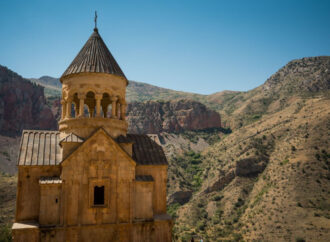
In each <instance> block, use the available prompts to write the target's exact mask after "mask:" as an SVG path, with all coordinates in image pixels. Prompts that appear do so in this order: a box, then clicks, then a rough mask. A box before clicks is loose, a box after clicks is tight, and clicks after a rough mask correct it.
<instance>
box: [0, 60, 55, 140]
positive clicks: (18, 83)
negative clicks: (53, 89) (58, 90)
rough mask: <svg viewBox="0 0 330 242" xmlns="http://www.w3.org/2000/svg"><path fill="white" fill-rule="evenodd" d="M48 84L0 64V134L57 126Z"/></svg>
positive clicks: (10, 134)
mask: <svg viewBox="0 0 330 242" xmlns="http://www.w3.org/2000/svg"><path fill="white" fill-rule="evenodd" d="M56 128H57V122H56V120H55V118H54V116H53V114H52V111H51V110H50V108H49V107H48V106H47V105H46V99H45V96H44V88H43V87H41V86H39V85H35V84H33V83H31V82H30V81H28V80H26V79H24V78H22V77H21V76H19V75H18V74H16V73H14V72H12V71H11V70H9V69H8V68H6V67H3V66H0V134H3V135H9V136H16V135H19V134H20V132H21V131H22V129H56Z"/></svg>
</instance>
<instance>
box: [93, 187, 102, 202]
mask: <svg viewBox="0 0 330 242" xmlns="http://www.w3.org/2000/svg"><path fill="white" fill-rule="evenodd" d="M94 205H104V186H100V187H98V186H95V187H94Z"/></svg>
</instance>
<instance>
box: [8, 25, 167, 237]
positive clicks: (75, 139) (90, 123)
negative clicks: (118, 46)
mask: <svg viewBox="0 0 330 242" xmlns="http://www.w3.org/2000/svg"><path fill="white" fill-rule="evenodd" d="M60 81H61V83H62V100H61V103H62V112H61V119H60V121H59V131H45V130H24V131H23V134H22V139H21V145H20V151H19V158H18V184H17V201H16V215H15V223H14V224H13V227H12V233H13V240H14V241H72V242H74V241H143V242H145V241H157V242H161V241H171V240H172V219H171V217H170V216H169V215H167V213H166V183H167V167H168V163H167V160H166V157H165V155H164V152H163V150H162V148H161V147H160V146H159V145H158V144H157V143H155V142H154V141H153V140H152V139H150V138H149V137H148V136H147V135H140V134H127V122H126V121H125V107H126V101H125V93H126V86H127V85H128V80H127V79H126V77H125V75H124V73H123V72H122V70H121V68H120V67H119V65H118V64H117V62H116V60H115V59H114V57H113V56H112V54H111V53H110V51H109V50H108V48H107V46H106V45H105V43H104V42H103V40H102V38H101V36H100V34H99V32H98V29H97V28H96V27H95V29H94V32H93V33H92V35H91V36H90V38H89V39H88V41H87V42H86V44H85V45H84V46H83V48H82V49H81V50H80V52H79V53H78V55H77V56H76V58H75V59H74V60H73V61H72V63H71V64H70V66H69V67H68V68H67V70H66V71H65V72H64V73H63V75H62V76H61V78H60Z"/></svg>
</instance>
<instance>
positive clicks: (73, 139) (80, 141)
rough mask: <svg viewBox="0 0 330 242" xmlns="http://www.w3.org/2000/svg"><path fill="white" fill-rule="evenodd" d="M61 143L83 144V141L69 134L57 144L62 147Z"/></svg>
mask: <svg viewBox="0 0 330 242" xmlns="http://www.w3.org/2000/svg"><path fill="white" fill-rule="evenodd" d="M62 142H77V143H82V142H84V139H83V138H81V137H79V136H78V135H76V134H74V133H70V134H68V135H67V136H65V137H64V138H63V139H61V140H60V142H59V144H60V146H62Z"/></svg>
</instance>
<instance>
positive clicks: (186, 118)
mask: <svg viewBox="0 0 330 242" xmlns="http://www.w3.org/2000/svg"><path fill="white" fill-rule="evenodd" d="M127 121H128V126H129V132H131V133H160V132H170V133H171V132H181V131H183V130H200V129H207V128H216V127H221V121H220V115H219V114H218V113H217V112H215V111H213V110H210V109H208V108H207V107H206V106H205V105H204V104H202V103H199V102H196V101H192V100H185V99H184V100H174V101H168V102H161V101H157V102H156V101H148V102H133V103H130V104H128V106H127Z"/></svg>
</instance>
